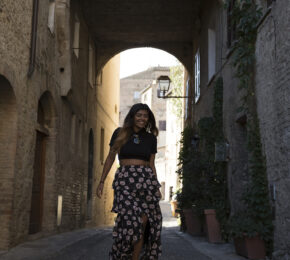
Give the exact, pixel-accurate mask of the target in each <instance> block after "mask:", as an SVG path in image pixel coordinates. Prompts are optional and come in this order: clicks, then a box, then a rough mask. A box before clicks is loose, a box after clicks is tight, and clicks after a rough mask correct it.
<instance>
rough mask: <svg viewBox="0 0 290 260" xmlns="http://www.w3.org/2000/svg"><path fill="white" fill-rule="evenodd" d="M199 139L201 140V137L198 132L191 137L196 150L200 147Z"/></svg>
mask: <svg viewBox="0 0 290 260" xmlns="http://www.w3.org/2000/svg"><path fill="white" fill-rule="evenodd" d="M199 140H200V138H199V136H198V135H197V134H195V135H194V136H193V138H192V139H191V145H192V147H193V149H194V150H197V149H198V147H199Z"/></svg>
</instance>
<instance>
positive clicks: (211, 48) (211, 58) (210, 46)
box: [208, 29, 216, 81]
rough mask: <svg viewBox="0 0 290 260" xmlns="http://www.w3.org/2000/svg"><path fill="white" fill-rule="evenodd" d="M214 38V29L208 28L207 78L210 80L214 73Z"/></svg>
mask: <svg viewBox="0 0 290 260" xmlns="http://www.w3.org/2000/svg"><path fill="white" fill-rule="evenodd" d="M215 41H216V39H215V31H214V30H212V29H208V80H209V81H210V80H211V78H212V77H213V75H214V74H215V71H216V69H215V62H216V42H215Z"/></svg>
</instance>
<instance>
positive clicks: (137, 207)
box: [110, 166, 162, 260]
mask: <svg viewBox="0 0 290 260" xmlns="http://www.w3.org/2000/svg"><path fill="white" fill-rule="evenodd" d="M159 188H160V184H159V182H158V181H157V178H156V176H155V174H153V171H152V169H151V168H150V167H146V166H122V167H120V168H118V170H117V172H116V174H115V178H114V181H113V189H114V202H113V208H112V212H115V213H117V217H116V220H115V226H114V228H113V245H112V250H111V252H110V259H111V260H130V259H132V253H133V250H134V245H135V244H136V242H138V241H139V240H140V239H141V238H142V236H144V255H143V257H142V259H146V260H147V259H148V260H151V259H152V260H157V259H158V258H159V257H160V256H161V229H162V215H161V210H160V206H159V200H160V193H159ZM144 215H145V216H146V217H147V223H146V226H145V227H143V224H144V223H143V220H142V217H143V216H144Z"/></svg>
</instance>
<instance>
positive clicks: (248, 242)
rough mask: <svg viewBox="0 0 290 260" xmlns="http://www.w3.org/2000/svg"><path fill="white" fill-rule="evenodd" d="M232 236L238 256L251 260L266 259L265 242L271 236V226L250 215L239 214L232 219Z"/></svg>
mask: <svg viewBox="0 0 290 260" xmlns="http://www.w3.org/2000/svg"><path fill="white" fill-rule="evenodd" d="M229 225H230V229H231V235H232V237H233V239H234V245H235V250H236V253H237V254H238V255H241V256H244V257H247V258H249V259H264V258H265V257H266V246H265V241H267V240H268V237H269V235H270V234H271V228H269V227H270V226H271V224H270V223H269V225H263V224H262V221H257V220H255V219H254V218H253V216H251V215H250V214H249V213H243V212H239V213H238V214H235V215H233V216H232V217H231V220H230V223H229Z"/></svg>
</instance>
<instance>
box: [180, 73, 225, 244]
mask: <svg viewBox="0 0 290 260" xmlns="http://www.w3.org/2000/svg"><path fill="white" fill-rule="evenodd" d="M222 109H223V81H222V78H218V80H217V81H216V84H215V89H214V104H213V117H203V118H201V119H200V120H199V121H198V124H197V131H194V129H193V128H192V127H190V126H187V127H186V128H185V129H184V131H183V133H182V139H181V150H180V154H179V165H180V169H179V170H178V174H179V177H180V179H181V180H182V189H181V190H180V191H179V192H178V194H177V199H178V203H179V206H180V207H181V208H193V209H194V211H195V213H196V214H197V215H199V216H202V215H203V212H204V209H215V210H216V214H217V218H218V220H219V223H220V226H221V232H222V236H223V238H224V240H228V233H229V232H228V229H227V221H228V215H229V205H228V196H227V182H226V180H227V177H226V162H215V143H218V142H219V143H221V142H224V141H225V140H224V135H223V111H222ZM213 129H215V131H213ZM197 134H198V139H196V138H197ZM182 229H183V230H184V223H182Z"/></svg>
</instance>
